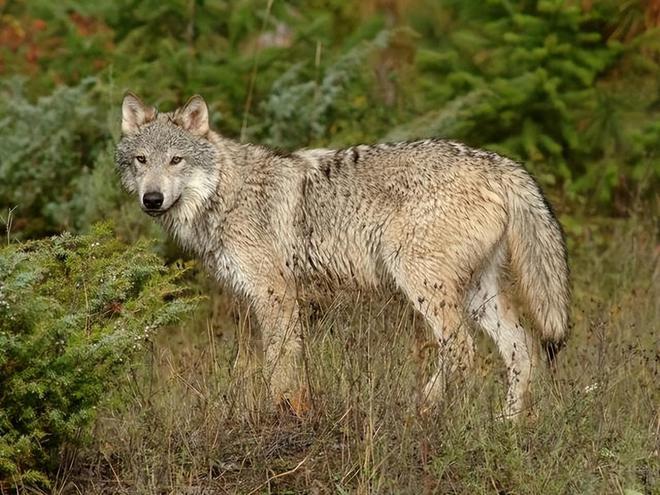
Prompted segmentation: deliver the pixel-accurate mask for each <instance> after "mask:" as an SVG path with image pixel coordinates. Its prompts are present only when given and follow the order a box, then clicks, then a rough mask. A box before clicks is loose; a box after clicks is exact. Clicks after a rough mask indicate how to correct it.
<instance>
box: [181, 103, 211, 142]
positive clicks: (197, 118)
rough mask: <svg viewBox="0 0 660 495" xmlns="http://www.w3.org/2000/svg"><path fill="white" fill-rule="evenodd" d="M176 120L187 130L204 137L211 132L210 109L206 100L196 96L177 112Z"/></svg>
mask: <svg viewBox="0 0 660 495" xmlns="http://www.w3.org/2000/svg"><path fill="white" fill-rule="evenodd" d="M175 120H176V122H177V124H179V125H180V126H181V127H183V128H184V129H185V130H187V131H189V132H191V133H193V134H196V135H198V136H204V135H206V133H207V132H209V109H208V107H207V106H206V102H205V101H204V98H202V97H201V96H199V95H195V96H193V97H192V98H190V99H189V100H188V102H187V103H186V104H185V105H184V106H183V107H181V108H180V109H179V110H177V111H176V115H175Z"/></svg>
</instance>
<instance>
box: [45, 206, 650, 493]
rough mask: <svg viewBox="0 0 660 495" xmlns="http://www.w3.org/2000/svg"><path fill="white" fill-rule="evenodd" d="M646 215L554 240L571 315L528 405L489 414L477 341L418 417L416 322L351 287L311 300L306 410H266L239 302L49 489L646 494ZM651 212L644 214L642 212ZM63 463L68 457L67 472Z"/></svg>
mask: <svg viewBox="0 0 660 495" xmlns="http://www.w3.org/2000/svg"><path fill="white" fill-rule="evenodd" d="M648 217H649V215H646V219H645V217H644V216H641V217H635V218H632V219H628V220H618V221H614V220H609V221H608V222H609V223H607V224H602V225H599V226H594V227H592V228H591V229H585V230H583V231H582V232H581V233H580V234H579V235H577V234H574V235H572V236H571V237H570V241H571V243H570V245H571V265H572V270H573V284H574V305H573V321H574V328H573V332H572V337H571V339H570V341H569V343H568V346H567V348H566V349H565V351H564V352H563V353H562V354H561V357H560V361H559V369H558V371H557V375H556V376H555V378H554V379H552V378H551V377H550V376H549V374H548V373H541V376H540V377H539V379H538V380H537V382H536V387H535V390H534V406H533V414H531V415H530V417H528V418H526V419H524V420H523V421H520V422H519V423H517V424H514V423H512V422H507V421H498V420H497V416H498V414H499V413H500V411H501V408H502V401H503V398H504V382H505V370H504V366H503V364H502V362H501V361H500V359H499V357H498V356H497V354H496V352H495V350H494V347H493V346H492V345H491V344H490V343H489V342H488V341H486V340H485V339H479V342H478V344H479V352H478V363H477V367H476V370H475V372H474V373H473V374H472V375H471V376H469V377H467V378H466V380H465V382H464V383H463V384H462V386H461V392H460V393H455V394H454V395H453V396H452V397H450V398H449V400H448V401H447V402H446V403H445V404H444V405H443V407H441V408H439V409H438V410H436V411H434V412H433V414H420V411H419V408H418V407H417V406H418V397H417V392H416V390H419V389H420V386H421V384H422V383H423V381H424V379H425V374H426V372H427V371H428V364H429V361H430V358H431V356H432V348H431V347H430V346H426V345H425V342H426V339H427V336H426V333H425V328H424V326H423V324H422V322H421V321H419V320H420V318H419V317H417V316H416V315H415V313H414V312H413V311H412V310H411V309H410V308H408V307H406V306H405V305H403V304H402V303H401V302H400V301H396V300H382V299H377V298H370V297H367V296H365V295H360V296H359V297H357V298H355V299H351V301H342V300H337V301H333V302H327V303H325V305H324V306H322V307H314V308H309V309H308V313H307V315H306V318H305V321H306V326H305V340H306V342H305V344H306V346H305V347H306V360H305V361H306V370H305V372H306V378H307V380H308V383H309V386H310V388H311V390H312V397H311V398H312V404H313V407H312V411H311V412H310V414H309V415H308V416H307V417H304V418H295V417H292V416H287V415H285V414H278V413H277V412H275V411H273V409H272V408H271V406H270V404H269V403H268V401H267V398H266V394H265V389H264V386H263V383H262V381H261V379H260V375H259V372H258V367H257V366H256V365H255V364H254V363H255V359H254V354H257V351H256V349H257V348H258V345H257V346H255V345H254V336H253V335H252V334H253V333H254V331H253V329H252V326H253V325H251V322H250V318H249V313H248V312H247V311H246V308H244V307H243V306H241V305H237V304H234V303H232V302H230V301H231V299H229V298H228V297H227V296H220V298H219V299H218V300H217V301H216V303H217V306H218V307H219V308H220V309H219V310H217V312H218V313H220V314H223V315H225V316H224V318H220V319H218V320H211V319H208V318H201V321H200V322H197V323H195V324H191V325H190V326H189V327H186V328H174V329H171V330H170V332H169V333H167V334H163V335H161V336H160V337H159V338H158V339H157V340H156V341H155V342H154V343H153V348H152V350H151V352H150V353H149V355H148V356H147V357H146V360H145V363H144V366H143V367H142V368H141V369H140V370H138V371H137V372H136V373H135V374H133V375H132V376H127V377H126V381H125V387H124V389H123V390H122V391H121V392H120V394H118V395H117V396H116V397H115V400H114V402H113V403H110V404H108V405H107V407H106V409H105V410H104V411H102V414H100V417H99V420H98V422H97V425H96V428H95V442H94V444H93V445H92V446H91V447H90V448H88V449H86V450H84V451H79V452H75V453H68V454H67V457H66V459H69V460H70V462H68V464H67V463H64V464H63V465H64V466H65V468H63V469H62V473H61V476H60V483H59V488H58V490H59V491H60V492H61V493H86V494H95V493H127V494H128V493H131V494H133V493H163V494H165V493H177V494H179V493H181V494H211V493H243V494H249V493H319V494H322V493H410V494H419V493H457V494H463V493H464V494H474V493H499V494H514V493H515V494H526V493H529V494H540V493H543V494H554V493H556V494H564V493H622V494H623V493H626V494H635V493H644V494H646V493H654V494H657V493H660V475H659V473H660V462H659V457H658V456H659V450H658V448H659V446H658V441H659V428H660V417H659V408H660V393H659V388H658V383H660V380H659V378H660V377H659V376H658V375H659V374H658V360H659V357H658V356H659V339H658V335H659V334H658V325H659V323H660V314H659V312H660V307H659V303H658V301H660V290H659V284H658V275H659V273H658V266H659V264H658V255H659V248H658V235H657V234H658V231H657V225H656V224H655V223H653V221H652V220H649V219H648ZM651 217H652V216H651ZM66 466H69V468H68V469H67V468H66Z"/></svg>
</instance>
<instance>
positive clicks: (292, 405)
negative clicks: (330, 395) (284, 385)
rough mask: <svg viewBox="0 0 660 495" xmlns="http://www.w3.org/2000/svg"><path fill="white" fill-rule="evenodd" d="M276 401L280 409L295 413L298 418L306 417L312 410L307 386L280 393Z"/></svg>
mask: <svg viewBox="0 0 660 495" xmlns="http://www.w3.org/2000/svg"><path fill="white" fill-rule="evenodd" d="M275 402H276V405H277V408H278V410H279V411H281V412H284V413H288V414H293V415H294V416H296V417H298V418H303V417H305V416H306V415H307V414H308V413H309V412H310V410H311V402H310V400H309V392H308V391H307V389H306V388H305V387H301V388H299V389H297V390H295V391H292V392H285V393H282V394H279V396H278V397H277V398H276V401H275Z"/></svg>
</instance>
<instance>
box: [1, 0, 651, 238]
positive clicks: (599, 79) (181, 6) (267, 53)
mask: <svg viewBox="0 0 660 495" xmlns="http://www.w3.org/2000/svg"><path fill="white" fill-rule="evenodd" d="M349 3H350V2H327V1H314V2H305V3H304V4H296V3H287V2H261V1H257V0H244V1H241V2H238V3H236V2H220V1H204V2H202V1H192V2H183V1H182V2H166V3H162V2H156V1H151V0H149V1H146V2H139V3H137V4H136V3H134V2H128V1H119V2H107V3H106V2H100V3H97V4H88V3H83V4H81V3H78V2H70V3H67V2H59V3H53V2H47V1H45V0H37V1H34V2H30V8H29V9H28V8H27V3H26V2H10V3H8V4H7V5H6V6H5V7H4V12H3V16H4V17H3V19H4V20H5V21H6V22H5V23H4V24H3V25H2V27H1V28H0V37H1V38H2V39H4V40H5V41H6V42H5V43H3V44H0V70H1V71H2V72H1V73H0V78H2V79H6V78H7V77H8V76H12V75H16V74H22V75H23V76H24V77H23V79H19V80H16V79H9V80H6V81H5V82H4V84H3V89H2V90H1V91H2V95H3V98H2V100H3V103H2V104H0V121H2V122H3V126H4V128H5V129H7V130H8V131H9V132H8V136H9V138H8V139H6V140H3V142H2V144H1V145H0V178H1V179H2V180H0V184H2V185H1V186H0V203H1V204H3V205H6V206H8V207H13V206H16V207H17V209H16V211H15V216H16V217H17V222H16V223H15V231H16V232H20V233H22V234H23V235H27V236H35V235H38V234H39V233H40V232H52V231H57V230H58V229H60V228H62V226H66V227H68V228H73V229H80V228H84V227H85V226H86V225H88V224H89V222H91V221H93V220H95V219H96V218H97V217H98V215H99V214H100V213H101V211H102V212H103V214H105V215H107V214H108V211H107V208H108V207H109V208H110V209H114V210H116V209H117V201H116V198H114V199H113V201H114V203H113V202H112V201H111V202H110V203H108V204H105V205H104V208H103V209H101V210H100V211H95V210H94V209H92V210H91V211H90V209H86V208H85V207H84V206H83V205H86V204H87V203H88V202H94V201H95V198H96V197H97V196H99V194H100V195H101V196H108V193H107V192H105V193H104V192H103V191H102V190H101V191H99V190H94V191H93V194H92V192H90V190H89V188H88V185H89V184H88V182H85V181H83V182H84V184H83V185H82V187H77V183H79V182H80V175H81V173H82V175H83V176H85V175H93V174H94V170H95V169H96V168H97V166H98V165H99V163H101V164H103V163H108V162H111V148H112V141H113V140H112V136H111V131H112V133H116V130H117V120H118V105H119V102H120V99H121V95H122V93H123V91H124V90H125V89H127V88H130V89H132V90H134V91H136V92H138V93H139V94H141V95H143V96H144V97H145V98H146V99H147V100H149V101H152V102H154V103H156V104H157V105H159V106H161V107H162V108H163V109H171V108H172V107H173V106H175V105H177V104H180V103H182V101H183V100H184V99H186V98H187V97H188V96H189V95H191V94H193V93H201V94H203V95H204V96H205V97H206V98H207V100H209V101H210V102H211V104H212V117H213V119H214V123H215V125H216V127H218V128H219V129H220V130H221V131H222V132H224V133H226V134H227V135H230V136H235V137H239V138H241V139H250V140H255V141H260V142H264V143H268V144H271V145H274V146H278V147H283V148H294V147H299V146H314V145H323V146H327V145H335V146H339V145H345V144H349V143H355V142H369V141H372V142H373V141H379V140H392V139H402V138H405V139H413V138H416V137H420V136H428V135H433V136H440V137H446V138H456V139H461V140H464V141H466V142H467V143H468V144H471V145H475V146H484V147H488V148H491V149H494V150H496V151H500V152H502V153H504V154H507V155H509V156H512V157H513V158H516V159H519V160H522V161H524V162H525V163H527V164H528V166H529V167H530V168H531V169H532V170H533V171H534V172H536V174H537V175H538V176H539V178H540V179H541V181H542V182H543V183H544V185H546V186H549V187H551V188H552V189H553V191H554V192H555V193H556V194H557V195H560V194H561V195H562V196H564V197H565V198H566V199H567V200H569V201H570V202H571V203H573V204H581V203H584V204H586V205H587V206H596V207H598V208H599V209H600V210H601V211H603V207H605V211H610V212H615V213H622V212H625V211H626V209H627V207H628V205H629V203H630V201H631V200H633V199H635V198H637V197H639V196H640V195H644V194H645V193H646V194H648V192H649V191H650V190H652V187H653V186H654V185H657V183H658V178H659V175H658V174H659V172H658V167H657V166H654V164H655V161H657V149H656V148H657V145H656V143H657V142H658V141H660V135H658V127H657V124H656V122H657V120H658V113H659V110H658V108H659V105H658V103H659V101H660V100H659V96H658V95H660V89H659V88H660V86H659V83H658V78H657V74H658V72H659V67H658V62H659V60H660V37H659V36H658V33H657V30H656V29H655V25H656V18H655V17H653V12H654V11H653V10H652V9H653V6H652V5H649V6H646V3H645V2H641V1H639V2H636V1H632V2H626V5H625V8H623V7H620V6H619V2H614V1H601V2H583V3H581V4H580V3H578V2H572V1H566V0H542V1H528V0H526V1H518V2H508V1H505V0H489V1H488V2H485V3H484V2H463V1H454V0H446V1H443V2H436V1H431V0H418V1H415V2H412V3H411V2H404V1H400V2H379V1H373V2H365V3H364V4H363V5H362V7H360V8H359V9H358V10H357V11H355V9H353V8H351V7H350V5H349ZM651 3H652V2H651ZM646 8H648V9H649V11H648V12H646V11H645V9H646ZM25 76H27V78H25ZM62 83H64V84H67V85H69V86H70V87H69V88H62V87H61V84H62ZM115 135H116V134H115ZM102 175H103V177H106V176H107V173H106V172H103V173H102ZM110 187H115V184H114V183H111V184H110V185H109V186H108V188H110ZM80 198H84V200H81V199H80ZM76 202H77V204H75V203H76ZM28 218H30V219H31V221H30V222H27V221H26V219H28Z"/></svg>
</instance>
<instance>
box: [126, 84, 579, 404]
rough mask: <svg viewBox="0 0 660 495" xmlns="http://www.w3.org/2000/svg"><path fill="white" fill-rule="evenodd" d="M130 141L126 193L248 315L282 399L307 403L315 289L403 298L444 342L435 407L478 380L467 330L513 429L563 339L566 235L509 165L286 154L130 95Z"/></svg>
mask: <svg viewBox="0 0 660 495" xmlns="http://www.w3.org/2000/svg"><path fill="white" fill-rule="evenodd" d="M121 129H122V138H121V140H120V142H119V143H118V146H117V151H116V163H117V166H118V170H119V172H120V176H121V180H122V183H123V185H124V186H125V187H126V188H127V190H128V191H131V192H133V193H136V194H137V197H138V200H139V202H140V205H141V207H142V209H143V210H144V211H145V212H146V213H147V214H149V215H151V216H153V217H155V219H156V221H157V222H159V223H160V224H161V225H162V226H163V227H164V228H165V230H166V231H167V232H168V233H169V234H170V235H172V236H173V237H174V238H175V239H176V240H177V241H178V242H179V243H180V245H181V246H182V247H183V248H185V249H188V250H190V251H192V252H193V253H195V254H196V256H197V257H199V259H200V260H201V262H202V263H203V265H204V266H205V268H206V269H207V270H208V271H209V272H210V273H211V274H212V275H213V277H215V278H216V279H217V280H218V281H220V282H223V283H225V284H227V285H229V286H231V288H233V290H234V291H236V292H237V293H238V294H240V295H242V296H243V297H245V298H246V299H247V300H248V301H249V302H250V304H251V308H252V310H253V312H254V314H255V315H256V316H257V319H258V321H259V323H260V327H261V331H262V336H263V341H264V370H265V373H266V374H265V376H266V377H267V379H268V383H269V385H270V390H271V392H272V394H273V397H274V399H275V400H283V401H286V400H288V401H290V403H291V404H293V403H295V402H296V401H298V404H300V401H301V400H302V399H301V397H303V396H304V386H303V385H302V379H301V373H300V370H299V368H300V364H301V351H302V343H301V335H300V328H299V327H300V325H299V303H300V300H301V298H302V297H303V296H305V295H306V294H312V293H313V292H314V287H317V286H320V285H323V286H326V287H327V286H330V287H334V288H336V289H342V288H358V289H361V290H369V289H381V290H382V289H386V290H396V291H399V292H400V293H402V294H404V295H405V296H406V298H407V299H408V300H409V301H410V304H412V305H413V306H414V307H415V308H416V310H417V311H419V313H420V314H421V315H422V316H423V317H424V318H425V320H426V322H427V323H428V326H429V327H430V329H431V330H432V331H433V335H434V339H435V340H436V342H437V347H438V363H437V371H436V372H435V374H434V376H432V377H431V379H430V380H429V382H428V384H427V385H426V388H425V390H424V394H425V397H426V398H427V399H428V401H430V402H437V401H439V400H441V399H442V397H443V395H444V394H445V391H446V387H447V385H448V384H449V382H450V381H451V378H452V377H454V376H455V375H456V373H458V372H460V373H464V372H465V371H467V370H468V369H469V368H470V367H471V365H472V361H473V356H474V350H473V341H472V337H471V335H470V331H469V328H468V327H470V326H476V327H478V328H480V329H482V330H483V331H485V332H486V334H488V335H489V336H490V337H492V339H493V340H494V341H495V343H496V344H497V346H498V348H499V352H500V354H501V356H502V358H503V359H504V361H505V363H506V366H507V370H508V392H507V396H506V406H505V411H504V413H505V414H506V415H507V416H516V415H518V414H519V413H520V412H521V411H522V410H523V408H524V407H526V405H525V404H526V401H527V397H528V392H529V389H530V384H531V381H532V376H533V374H534V371H535V370H536V369H537V368H538V362H539V359H540V358H539V354H540V349H541V344H543V345H545V348H546V349H547V350H548V351H552V352H550V354H554V352H555V351H556V350H557V349H558V348H559V347H560V345H561V344H562V343H563V342H564V340H565V338H566V336H567V329H568V306H569V300H570V292H569V275H568V267H567V260H566V246H565V242H564V238H563V235H562V230H561V228H560V226H559V224H558V222H557V220H556V218H555V216H554V215H553V212H552V210H551V208H550V207H549V205H548V203H547V202H546V200H545V199H544V196H543V194H542V193H541V190H540V189H539V186H538V185H537V183H536V182H535V181H534V180H533V178H532V177H531V176H530V175H529V173H527V172H526V171H525V170H524V169H523V168H522V167H521V166H520V165H518V164H517V163H515V162H514V161H512V160H509V159H507V158H504V157H502V156H499V155H497V154H495V153H491V152H487V151H481V150H477V149H472V148H469V147H467V146H465V145H463V144H460V143H457V142H452V141H442V140H436V139H428V140H423V141H415V142H400V143H393V144H375V145H357V146H352V147H349V148H346V149H340V150H333V149H305V150H299V151H295V152H293V153H283V152H278V151H275V150H272V149H269V148H267V147H263V146H258V145H254V144H241V143H238V142H236V141H233V140H230V139H227V138H225V137H222V136H220V135H219V134H217V133H216V132H214V131H213V130H211V129H210V127H209V113H208V107H207V105H206V102H205V101H204V100H203V99H202V98H201V97H200V96H194V97H192V98H191V99H190V100H189V101H188V102H187V103H186V104H185V105H184V106H183V107H181V108H179V109H177V110H176V111H174V112H170V113H158V112H157V110H156V109H155V108H154V107H152V106H148V105H146V104H144V103H143V102H142V101H141V100H140V99H139V98H138V97H137V96H135V95H133V94H131V93H127V94H126V96H125V97H124V100H123V104H122V124H121ZM523 313H524V314H527V315H529V317H530V320H531V322H532V325H531V326H532V327H534V329H535V330H536V332H535V333H534V332H532V331H531V330H530V329H528V328H525V327H523V325H522V321H521V315H522V314H523ZM468 323H470V324H468ZM301 391H302V392H301ZM295 407H296V406H294V408H295Z"/></svg>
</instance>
